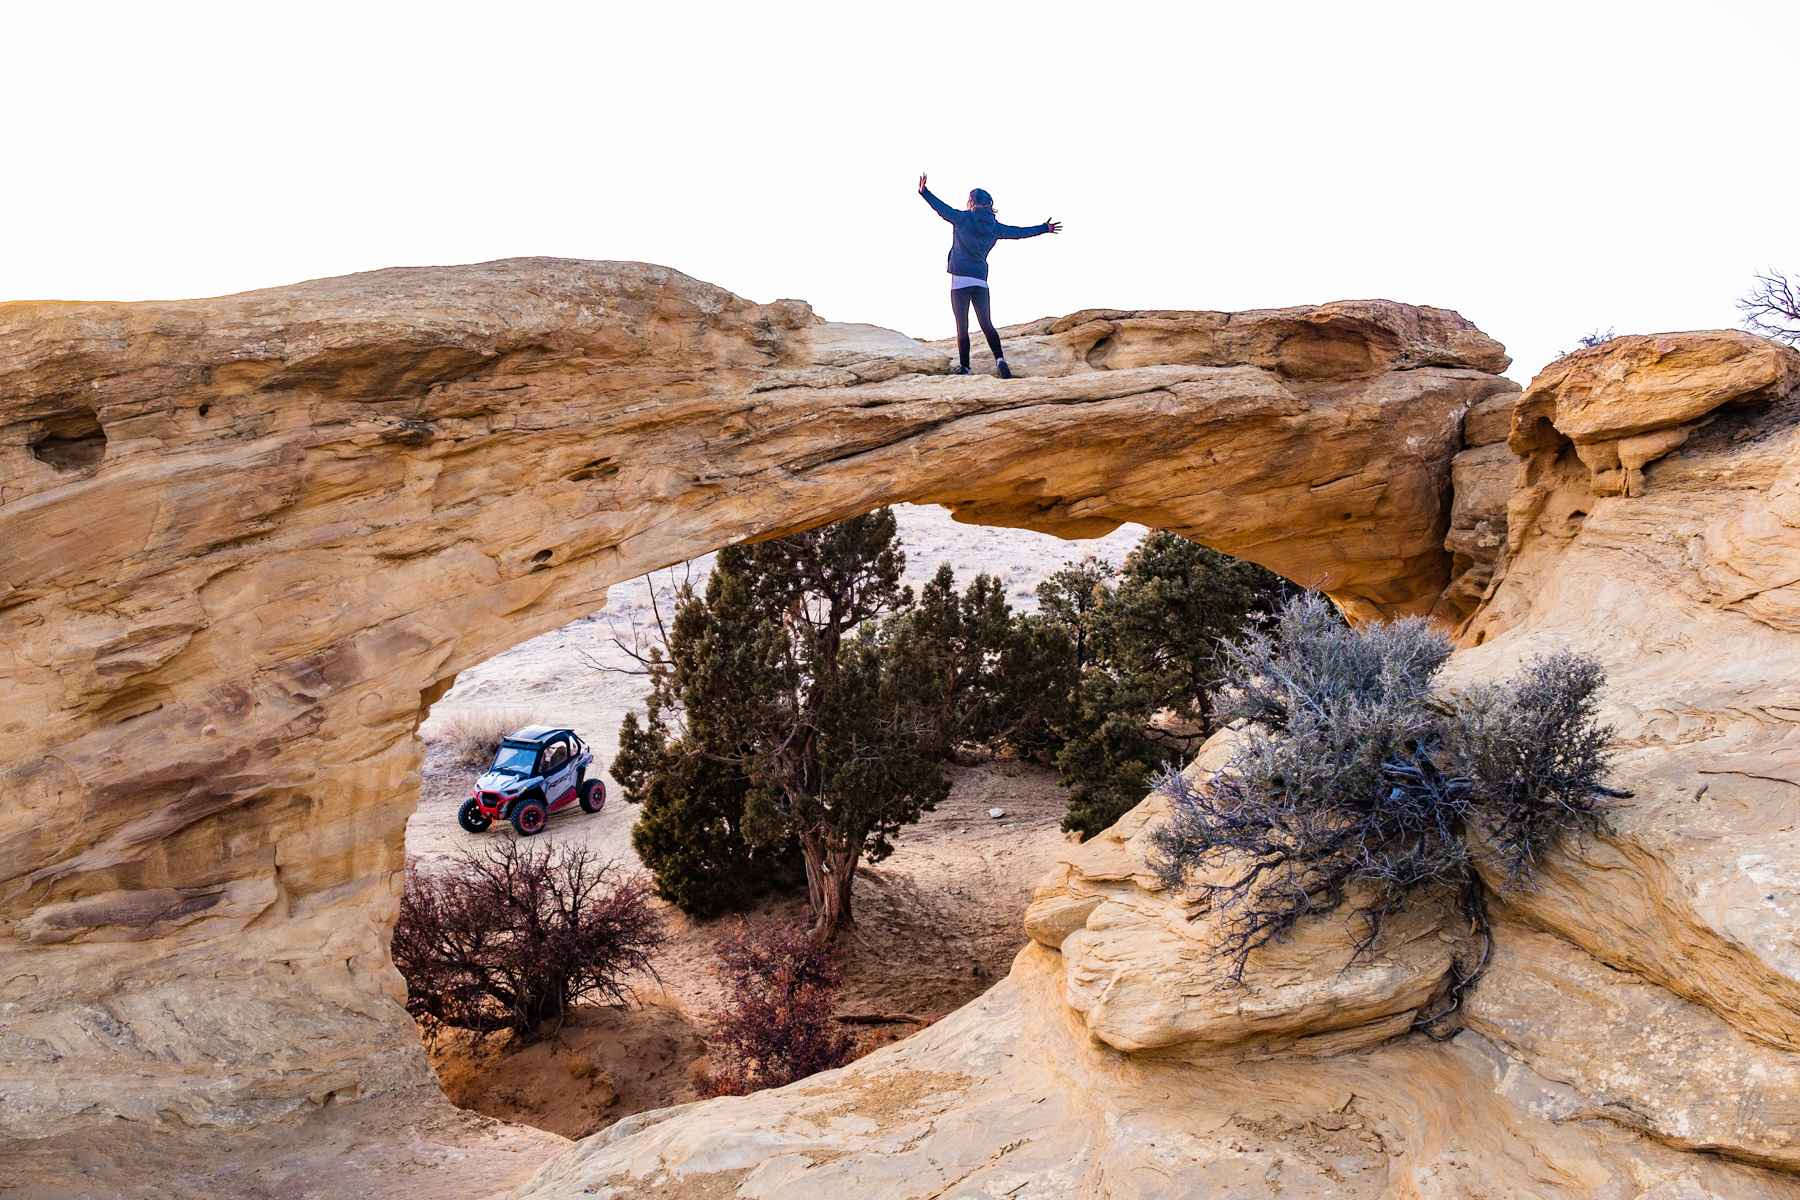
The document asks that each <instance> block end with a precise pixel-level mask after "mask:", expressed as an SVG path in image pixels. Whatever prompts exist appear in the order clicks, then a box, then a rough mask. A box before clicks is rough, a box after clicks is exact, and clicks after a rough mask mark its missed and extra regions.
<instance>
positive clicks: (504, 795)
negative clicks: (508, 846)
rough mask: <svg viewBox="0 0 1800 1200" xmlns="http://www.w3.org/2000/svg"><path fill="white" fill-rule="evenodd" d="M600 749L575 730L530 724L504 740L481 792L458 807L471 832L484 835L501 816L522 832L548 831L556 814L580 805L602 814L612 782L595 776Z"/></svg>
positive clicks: (462, 822) (478, 782) (527, 834)
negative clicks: (608, 783)
mask: <svg viewBox="0 0 1800 1200" xmlns="http://www.w3.org/2000/svg"><path fill="white" fill-rule="evenodd" d="M593 765H594V752H593V751H592V750H590V749H588V746H587V743H586V742H583V741H582V740H581V739H580V738H578V737H576V736H575V731H574V730H573V729H561V728H557V727H555V726H551V725H527V726H526V727H525V728H523V729H521V730H519V731H518V732H517V733H509V734H507V735H506V737H504V738H502V739H501V741H500V750H499V752H498V753H497V754H495V755H494V765H493V766H491V767H489V768H488V769H487V771H486V772H484V773H483V774H482V775H481V777H480V778H478V779H477V780H476V781H475V790H474V791H473V792H471V793H470V794H469V798H468V799H467V800H464V801H463V804H462V808H461V809H459V810H457V814H456V820H457V823H458V824H460V825H461V826H462V827H463V828H464V829H466V830H468V831H469V832H470V833H483V832H485V831H486V830H487V828H488V826H490V825H492V824H493V823H494V821H495V820H496V819H498V820H505V821H511V822H512V824H513V828H514V829H516V830H518V831H519V833H520V835H521V836H524V837H530V836H531V835H532V834H534V833H537V832H539V831H540V830H542V829H543V828H544V826H545V824H546V823H548V822H549V820H550V814H551V813H553V812H561V811H562V810H563V809H565V808H567V807H569V805H571V804H575V803H579V804H580V805H581V807H582V809H583V810H585V811H587V812H591V813H597V812H599V811H600V810H601V809H602V808H604V807H605V806H606V785H605V784H604V783H602V782H601V781H600V777H599V774H598V772H596V773H595V774H594V775H593V776H592V777H591V778H590V777H589V775H588V771H589V769H590V768H592V767H593Z"/></svg>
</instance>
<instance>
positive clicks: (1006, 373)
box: [994, 358, 1013, 379]
mask: <svg viewBox="0 0 1800 1200" xmlns="http://www.w3.org/2000/svg"><path fill="white" fill-rule="evenodd" d="M994 373H995V374H996V375H998V376H1000V378H1002V379H1011V378H1012V377H1013V373H1012V368H1011V367H1009V366H1007V365H1006V360H1005V359H1004V358H1002V359H1000V360H999V361H997V362H995V363H994Z"/></svg>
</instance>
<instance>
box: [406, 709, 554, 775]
mask: <svg viewBox="0 0 1800 1200" xmlns="http://www.w3.org/2000/svg"><path fill="white" fill-rule="evenodd" d="M530 724H532V715H531V713H530V712H528V711H525V710H523V709H487V708H477V709H466V710H464V711H462V712H454V713H451V714H449V715H448V716H446V717H445V718H444V719H443V720H442V721H440V722H439V723H438V726H437V731H436V732H435V733H434V734H433V736H432V739H431V740H432V741H433V742H435V743H437V744H438V745H441V746H444V747H445V748H447V749H448V750H449V752H450V756H451V758H452V759H453V760H454V761H455V762H456V764H457V765H458V766H463V767H475V768H479V767H486V766H489V765H490V764H492V763H493V761H494V755H495V753H496V752H497V751H498V750H499V749H500V739H502V738H504V737H505V736H506V735H507V734H509V733H512V732H513V731H514V730H516V729H522V728H524V727H525V726H527V725H530Z"/></svg>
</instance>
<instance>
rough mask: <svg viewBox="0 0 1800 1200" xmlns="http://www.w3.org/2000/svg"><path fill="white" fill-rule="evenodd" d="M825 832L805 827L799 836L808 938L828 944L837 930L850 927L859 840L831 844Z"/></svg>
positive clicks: (852, 922)
mask: <svg viewBox="0 0 1800 1200" xmlns="http://www.w3.org/2000/svg"><path fill="white" fill-rule="evenodd" d="M832 840H834V839H832V838H830V837H829V835H827V834H825V833H822V832H819V831H815V830H809V831H807V832H806V833H804V834H802V835H801V837H800V854H801V857H802V858H804V859H805V861H806V899H807V902H808V903H809V904H811V905H812V911H813V927H812V940H813V944H814V945H816V946H828V945H830V944H831V943H832V942H833V941H834V940H836V938H837V935H838V931H839V930H841V929H853V928H855V926H856V919H855V917H854V915H853V914H852V913H851V910H850V889H851V886H852V885H853V884H854V883H855V882H856V860H857V857H858V854H859V851H860V850H861V848H862V839H860V838H859V839H857V841H856V843H855V845H854V846H853V847H842V846H833V845H832V844H831V842H832Z"/></svg>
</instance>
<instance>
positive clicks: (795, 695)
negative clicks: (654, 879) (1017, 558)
mask: <svg viewBox="0 0 1800 1200" xmlns="http://www.w3.org/2000/svg"><path fill="white" fill-rule="evenodd" d="M904 564H905V556H904V555H903V554H902V553H901V551H900V549H899V546H898V545H897V544H896V542H895V524H894V517H893V514H892V512H891V511H889V510H887V509H879V510H877V511H875V512H872V513H869V514H867V515H865V516H861V517H855V518H852V519H850V520H847V521H841V522H839V523H837V524H835V525H831V526H827V527H825V528H822V529H816V530H812V531H809V532H806V533H799V534H792V535H789V536H786V537H781V538H774V539H771V540H768V541H764V542H758V543H754V544H750V545H742V546H734V547H731V548H729V549H726V550H722V551H720V553H719V556H718V559H717V561H716V563H715V565H714V567H713V570H712V573H711V575H710V576H709V578H708V579H707V583H706V591H705V594H704V595H703V596H702V595H697V594H695V593H694V592H693V591H692V590H691V589H689V590H688V591H687V592H686V593H685V594H684V595H683V596H682V598H681V601H680V603H679V606H678V608H677V611H676V614H675V619H674V621H673V622H672V624H671V626H670V628H669V631H668V637H667V646H666V657H659V658H656V659H654V660H653V665H652V668H651V673H652V674H651V687H652V695H651V702H650V710H651V712H652V714H654V715H653V718H652V720H651V722H650V724H648V725H644V724H639V725H637V726H636V728H635V730H628V731H626V732H630V733H631V735H632V736H633V737H634V738H635V739H636V740H637V741H638V742H639V743H641V744H643V749H642V759H643V762H644V767H643V770H642V772H641V774H639V775H637V776H636V779H637V781H638V782H637V786H636V789H635V790H636V791H637V792H638V793H641V794H643V795H646V796H648V795H651V794H653V793H654V792H655V791H656V790H657V789H659V788H663V789H667V790H668V791H669V792H670V793H671V794H673V793H675V792H678V791H680V790H681V788H682V787H683V786H684V783H683V781H682V780H681V779H680V778H678V772H680V771H682V770H693V771H696V772H697V771H698V770H699V768H698V767H697V766H690V765H687V764H695V763H697V762H699V761H702V760H704V761H706V762H710V763H713V764H717V765H719V766H721V767H724V768H727V769H728V771H729V772H733V773H735V778H736V779H738V780H741V784H742V787H743V797H742V809H741V812H742V818H741V825H740V826H739V827H738V831H737V832H738V834H739V835H740V836H741V837H742V839H743V840H744V842H745V844H746V845H747V846H749V847H755V848H762V849H765V850H775V849H778V848H779V847H781V846H783V845H784V844H787V843H789V842H790V841H791V842H792V843H793V844H795V845H797V846H798V848H799V853H800V857H801V861H802V863H803V866H804V872H805V878H806V887H807V897H808V899H809V901H810V902H811V904H812V909H813V914H814V925H813V931H812V935H813V937H814V938H815V939H816V940H817V941H818V942H819V943H821V944H823V943H825V942H828V941H830V940H831V939H833V938H834V937H835V936H836V935H837V932H838V930H839V929H841V928H843V927H844V926H847V925H850V924H852V923H853V914H852V911H851V902H850V897H851V886H852V883H853V880H854V877H855V872H856V868H857V864H858V863H859V862H860V861H862V860H864V859H867V860H868V861H871V862H874V861H879V860H880V859H881V858H884V857H885V856H886V855H888V854H889V853H891V852H892V850H893V838H894V836H895V835H896V834H897V833H898V832H899V830H900V829H901V828H902V827H904V826H905V825H907V824H910V823H912V822H914V821H917V820H918V819H919V816H920V815H921V813H923V812H924V811H926V810H928V809H930V808H932V807H934V806H935V805H936V803H937V802H938V801H939V800H941V799H942V798H943V797H944V795H945V794H946V793H947V792H948V790H949V782H948V779H947V778H946V776H945V774H944V770H943V763H942V750H943V745H944V733H943V728H942V725H941V724H940V717H939V714H940V711H941V706H940V705H938V704H936V703H934V700H935V699H936V698H935V697H933V696H932V695H930V694H928V693H925V692H922V691H921V689H920V688H919V687H918V681H919V671H918V669H917V664H916V662H914V661H912V656H910V655H909V654H908V652H907V650H906V646H905V639H903V638H900V637H898V636H896V634H897V632H898V628H899V627H898V626H896V625H894V624H893V623H891V622H884V621H883V620H882V618H884V617H885V616H887V615H889V614H891V613H893V612H895V611H896V610H899V609H903V608H906V607H908V606H909V605H910V604H911V600H912V596H911V592H910V590H909V589H907V588H906V587H904V586H902V585H901V583H900V573H901V570H902V568H903V566H904ZM659 720H660V721H661V722H662V729H661V730H660V731H658V730H657V729H656V727H655V725H656V722H657V721H659ZM622 740H623V734H622ZM728 778H730V776H728ZM728 807H729V805H724V804H722V805H721V808H728ZM659 878H660V874H659Z"/></svg>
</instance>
